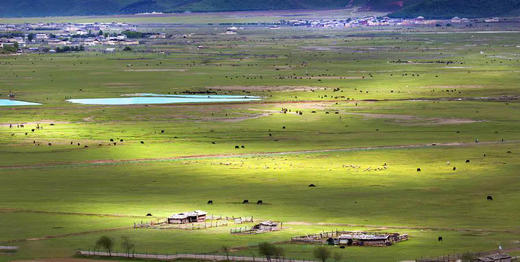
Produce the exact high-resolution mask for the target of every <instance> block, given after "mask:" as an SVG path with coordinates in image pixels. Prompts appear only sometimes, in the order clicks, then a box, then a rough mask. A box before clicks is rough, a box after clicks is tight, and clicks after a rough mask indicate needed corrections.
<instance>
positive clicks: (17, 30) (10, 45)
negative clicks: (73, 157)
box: [0, 16, 501, 53]
mask: <svg viewBox="0 0 520 262" xmlns="http://www.w3.org/2000/svg"><path fill="white" fill-rule="evenodd" d="M498 22H501V21H500V19H499V18H488V19H468V18H459V17H453V18H452V19H448V20H429V19H425V18H424V17H421V16H420V17H416V18H413V19H400V18H389V17H376V16H367V17H360V18H347V19H294V20H280V21H279V22H276V23H248V24H247V25H251V26H267V27H268V28H271V29H279V28H281V27H310V28H356V27H384V26H420V25H425V26H451V25H455V24H465V25H466V26H472V25H473V23H498ZM211 25H213V24H211ZM139 26H140V27H145V26H146V25H139ZM219 26H224V27H226V26H228V27H227V29H223V30H222V32H221V34H222V35H236V34H238V33H239V32H240V31H241V30H244V27H236V26H243V24H219ZM171 37H173V36H167V35H166V33H164V32H158V33H142V32H139V31H138V25H132V24H127V23H116V22H112V23H26V24H0V53H31V52H33V53H60V52H69V51H84V50H87V49H88V50H94V51H102V52H108V53H110V52H115V51H117V50H125V51H128V50H131V46H137V45H140V44H143V41H144V40H147V39H149V40H153V39H166V38H171Z"/></svg>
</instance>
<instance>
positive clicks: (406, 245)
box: [0, 26, 520, 261]
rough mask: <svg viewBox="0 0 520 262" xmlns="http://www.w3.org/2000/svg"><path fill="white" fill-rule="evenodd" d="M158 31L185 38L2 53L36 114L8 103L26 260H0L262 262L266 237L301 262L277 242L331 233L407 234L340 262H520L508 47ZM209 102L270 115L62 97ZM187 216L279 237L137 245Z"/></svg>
mask: <svg viewBox="0 0 520 262" xmlns="http://www.w3.org/2000/svg"><path fill="white" fill-rule="evenodd" d="M170 30H175V31H174V32H172V33H174V34H176V35H179V36H180V37H176V38H173V39H167V40H164V41H161V42H150V43H148V44H147V45H144V46H141V47H139V48H135V49H134V51H132V52H118V53H115V54H103V53H101V52H85V53H69V54H53V55H48V54H47V55H36V54H33V55H17V56H2V57H0V72H2V74H0V94H2V96H5V95H6V94H8V92H9V91H10V90H12V91H13V92H14V93H15V94H16V96H17V97H16V98H17V99H19V100H24V101H31V102H39V103H42V104H43V105H42V106H24V107H15V108H13V107H0V189H1V190H0V245H4V244H5V245H18V246H20V250H19V251H18V252H17V253H15V254H10V255H0V260H5V261H11V260H18V259H29V258H55V257H70V256H73V255H74V251H75V250H77V249H92V248H93V247H94V243H95V241H96V239H97V238H99V237H100V236H101V235H108V236H111V237H113V238H114V239H116V241H119V238H120V237H121V236H129V237H130V238H131V239H132V240H133V241H134V242H135V243H136V252H153V253H161V254H174V253H205V254H219V253H223V252H222V251H221V247H222V246H223V245H227V246H230V247H232V248H233V252H232V254H233V255H255V256H259V254H258V252H257V248H256V245H257V244H258V243H260V242H263V241H269V242H276V243H278V245H280V246H282V247H283V248H284V249H285V255H286V257H288V258H302V259H312V250H313V248H314V247H313V246H311V245H300V244H298V245H296V244H289V243H288V242H287V241H289V240H290V238H291V237H293V236H298V235H303V234H310V233H318V232H321V231H330V230H336V229H345V230H373V231H392V232H394V231H395V232H400V233H406V234H409V235H410V240H409V241H406V242H403V243H398V244H396V245H394V246H391V247H385V248H369V247H351V248H346V249H339V248H332V247H331V249H334V250H333V251H334V252H342V253H343V254H344V256H343V257H344V260H345V261H400V260H408V259H415V258H421V257H437V256H442V255H448V254H460V253H464V252H469V251H471V252H478V251H488V250H494V249H496V248H497V247H498V246H499V245H501V246H503V247H504V248H505V249H511V250H512V251H513V254H515V253H514V252H517V250H518V247H519V240H520V239H519V238H518V233H519V232H520V228H519V226H518V219H517V218H518V216H519V215H520V214H519V210H518V208H517V202H518V200H519V199H520V193H519V192H518V190H517V189H518V186H519V185H520V181H519V179H518V170H519V168H520V166H519V161H518V160H520V155H519V152H518V143H519V139H520V124H519V120H520V115H519V114H518V112H519V110H520V104H518V102H517V98H518V96H519V95H520V86H519V83H520V82H519V80H520V74H518V72H520V55H519V54H520V49H519V48H518V47H517V46H518V45H519V43H520V42H519V41H520V37H519V35H518V33H515V32H510V33H504V32H494V33H493V32H489V33H481V32H461V31H457V30H454V31H451V32H448V33H438V32H423V31H420V32H418V31H417V29H414V30H409V29H402V30H397V31H387V30H384V31H377V30H376V31H370V32H368V31H358V30H352V31H341V30H321V31H319V30H313V29H304V30H293V29H279V30H269V29H264V28H257V27H254V28H253V27H246V28H245V29H244V30H240V31H239V34H238V35H234V36H225V35H222V34H220V33H222V32H223V30H225V29H224V28H220V27H217V28H214V27H211V26H198V27H179V28H176V29H170ZM185 34H190V35H189V36H188V37H187V38H184V37H181V36H182V35H185ZM198 46H203V48H198ZM397 61H401V62H397ZM207 90H212V91H215V92H217V93H219V94H244V95H258V96H261V97H262V98H263V99H262V101H260V102H251V103H230V104H225V103H219V104H174V105H147V106H144V105H135V106H86V105H75V104H71V103H68V102H66V101H65V100H66V99H68V98H103V97H118V96H120V95H124V94H133V93H170V94H175V93H180V92H184V91H192V92H193V91H195V92H200V91H207ZM282 108H287V109H288V110H289V111H288V112H287V113H282V112H281V109H282ZM296 112H301V114H299V113H296ZM10 124H13V126H12V127H10V126H9V125H10ZM17 124H24V127H17ZM37 124H39V125H40V126H41V127H43V128H40V129H36V126H37ZM32 129H35V130H34V131H32ZM162 131H164V132H162ZM110 139H113V140H114V141H115V142H116V144H115V145H114V143H113V142H111V141H110ZM477 139H478V143H476V142H475V141H476V140H477ZM121 140H123V141H122V142H121ZM141 141H143V143H141ZM49 143H50V144H51V145H49ZM78 143H79V145H78ZM237 145H238V146H242V145H243V146H244V148H241V147H240V148H239V149H236V148H235V146H237ZM85 146H88V147H85ZM466 160H470V161H469V163H467V162H466ZM453 167H456V170H453ZM417 168H421V172H417ZM309 184H315V185H316V186H317V187H316V188H309V187H308V185H309ZM488 195H492V196H493V198H494V200H493V201H487V200H486V196H488ZM210 199H211V200H213V201H214V203H215V204H214V205H207V204H206V202H207V201H208V200H210ZM243 199H248V200H249V201H251V202H253V204H249V205H243V204H241V202H242V200H243ZM260 199H261V200H263V201H264V203H265V204H264V205H255V204H254V202H256V200H260ZM195 209H202V210H205V211H208V212H209V213H210V214H213V215H222V216H248V217H249V216H253V217H254V218H256V219H257V220H267V219H272V220H277V221H283V222H284V223H285V224H286V225H285V229H284V230H282V231H280V232H275V233H266V234H259V235H232V234H230V233H229V230H230V228H233V227H240V226H241V225H229V226H227V227H219V228H212V229H205V230H193V231H192V230H174V229H170V230H158V229H130V228H131V227H132V225H133V223H134V222H140V221H156V220H157V219H160V218H165V217H166V216H168V215H170V214H172V213H174V212H182V211H189V210H195ZM147 213H151V214H153V217H151V218H150V217H146V216H145V215H146V214H147ZM242 226H243V225H242ZM438 236H443V238H444V241H443V242H438V241H437V237H438Z"/></svg>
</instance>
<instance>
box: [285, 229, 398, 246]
mask: <svg viewBox="0 0 520 262" xmlns="http://www.w3.org/2000/svg"><path fill="white" fill-rule="evenodd" d="M405 240H408V235H407V234H399V233H385V232H359V231H332V232H322V233H317V234H311V235H306V236H299V237H293V238H291V242H293V243H311V244H327V245H333V246H334V245H336V246H376V247H383V246H391V245H393V244H395V243H398V242H401V241H405Z"/></svg>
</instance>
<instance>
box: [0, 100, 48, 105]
mask: <svg viewBox="0 0 520 262" xmlns="http://www.w3.org/2000/svg"><path fill="white" fill-rule="evenodd" d="M39 105H41V104H38V103H32V102H25V101H18V100H11V99H0V106H39Z"/></svg>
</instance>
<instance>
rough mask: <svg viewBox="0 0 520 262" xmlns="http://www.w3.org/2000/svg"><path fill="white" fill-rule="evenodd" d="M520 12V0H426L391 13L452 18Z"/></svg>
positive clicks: (406, 15)
mask: <svg viewBox="0 0 520 262" xmlns="http://www.w3.org/2000/svg"><path fill="white" fill-rule="evenodd" d="M518 13H520V0H500V1H497V0H424V1H420V2H418V3H414V4H410V5H407V6H405V7H404V8H402V9H401V10H399V11H397V12H395V13H393V14H391V16H393V17H417V16H424V17H427V18H451V17H454V16H460V17H468V18H471V17H492V16H507V15H513V14H518Z"/></svg>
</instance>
